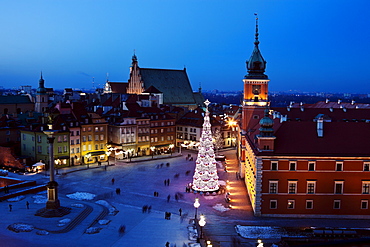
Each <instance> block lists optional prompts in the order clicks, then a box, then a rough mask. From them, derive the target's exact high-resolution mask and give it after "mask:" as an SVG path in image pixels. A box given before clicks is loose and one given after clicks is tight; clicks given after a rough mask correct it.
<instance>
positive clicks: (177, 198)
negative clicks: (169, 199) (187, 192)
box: [175, 194, 179, 202]
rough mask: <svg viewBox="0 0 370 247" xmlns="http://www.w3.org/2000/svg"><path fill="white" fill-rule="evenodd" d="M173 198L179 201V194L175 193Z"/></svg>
mask: <svg viewBox="0 0 370 247" xmlns="http://www.w3.org/2000/svg"><path fill="white" fill-rule="evenodd" d="M175 200H176V202H178V201H179V196H178V195H177V194H176V195H175Z"/></svg>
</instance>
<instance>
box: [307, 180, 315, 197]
mask: <svg viewBox="0 0 370 247" xmlns="http://www.w3.org/2000/svg"><path fill="white" fill-rule="evenodd" d="M315 187H316V181H307V194H315Z"/></svg>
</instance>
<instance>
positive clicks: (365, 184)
mask: <svg viewBox="0 0 370 247" xmlns="http://www.w3.org/2000/svg"><path fill="white" fill-rule="evenodd" d="M369 192H370V181H362V194H370V193H369Z"/></svg>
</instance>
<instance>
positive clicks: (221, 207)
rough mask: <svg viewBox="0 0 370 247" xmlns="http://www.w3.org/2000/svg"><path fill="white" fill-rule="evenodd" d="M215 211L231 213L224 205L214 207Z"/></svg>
mask: <svg viewBox="0 0 370 247" xmlns="http://www.w3.org/2000/svg"><path fill="white" fill-rule="evenodd" d="M213 208H214V209H216V210H218V211H221V212H225V211H229V210H230V208H225V206H224V205H222V204H220V203H219V204H216V205H215V206H213Z"/></svg>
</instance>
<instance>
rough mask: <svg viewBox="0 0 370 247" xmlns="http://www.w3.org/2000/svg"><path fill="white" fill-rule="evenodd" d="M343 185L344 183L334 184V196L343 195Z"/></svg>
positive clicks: (336, 182)
mask: <svg viewBox="0 0 370 247" xmlns="http://www.w3.org/2000/svg"><path fill="white" fill-rule="evenodd" d="M343 183H344V181H335V182H334V194H343Z"/></svg>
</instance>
